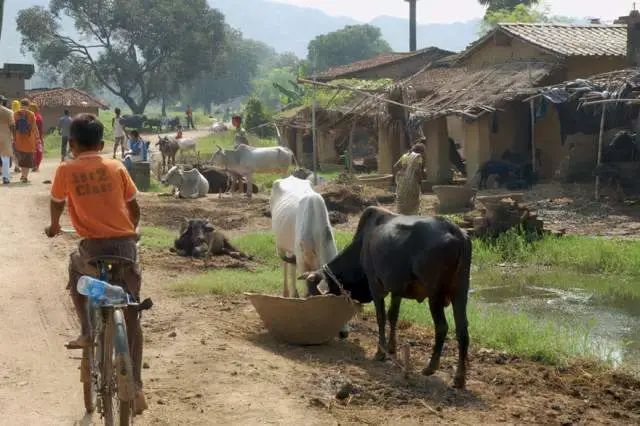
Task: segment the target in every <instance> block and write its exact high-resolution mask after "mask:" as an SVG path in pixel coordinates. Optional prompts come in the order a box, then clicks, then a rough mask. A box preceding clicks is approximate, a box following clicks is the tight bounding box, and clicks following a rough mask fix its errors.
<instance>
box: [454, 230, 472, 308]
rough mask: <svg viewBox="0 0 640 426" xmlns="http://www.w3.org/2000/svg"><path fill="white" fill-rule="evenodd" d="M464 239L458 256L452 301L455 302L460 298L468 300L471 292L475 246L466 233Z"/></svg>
mask: <svg viewBox="0 0 640 426" xmlns="http://www.w3.org/2000/svg"><path fill="white" fill-rule="evenodd" d="M461 233H462V237H463V243H462V247H461V250H460V254H459V256H458V265H457V266H456V275H455V276H456V278H455V285H454V291H453V294H452V295H451V296H452V299H453V300H455V299H456V298H457V297H459V296H464V297H465V298H466V296H467V294H468V292H469V284H470V280H469V279H470V275H471V257H472V255H473V246H472V243H471V238H470V237H469V236H468V235H467V234H466V233H465V232H461Z"/></svg>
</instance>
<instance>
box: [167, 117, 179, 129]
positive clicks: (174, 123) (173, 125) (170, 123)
mask: <svg viewBox="0 0 640 426" xmlns="http://www.w3.org/2000/svg"><path fill="white" fill-rule="evenodd" d="M165 125H166V126H167V127H168V128H169V129H171V131H175V130H176V129H177V128H178V126H179V125H180V117H173V118H170V119H168V120H166V122H165Z"/></svg>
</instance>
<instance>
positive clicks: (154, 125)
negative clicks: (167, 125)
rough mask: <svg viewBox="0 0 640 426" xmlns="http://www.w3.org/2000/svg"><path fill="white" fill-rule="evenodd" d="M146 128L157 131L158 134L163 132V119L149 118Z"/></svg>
mask: <svg viewBox="0 0 640 426" xmlns="http://www.w3.org/2000/svg"><path fill="white" fill-rule="evenodd" d="M144 125H145V127H147V128H149V129H151V130H154V129H155V130H157V131H158V132H159V131H160V130H162V119H161V118H148V119H147V120H146V121H145V123H144Z"/></svg>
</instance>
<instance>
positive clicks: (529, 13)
mask: <svg viewBox="0 0 640 426" xmlns="http://www.w3.org/2000/svg"><path fill="white" fill-rule="evenodd" d="M548 21H549V16H548V15H547V13H546V12H545V11H541V10H537V9H533V8H531V7H527V6H525V5H523V4H519V5H517V6H516V7H515V8H514V9H512V10H509V9H498V10H493V11H489V10H488V11H487V13H486V15H485V16H484V20H483V21H482V25H481V30H480V31H481V32H482V33H484V32H487V31H489V30H490V29H491V28H493V27H495V26H496V25H498V24H499V23H501V22H505V23H506V22H523V23H533V22H548Z"/></svg>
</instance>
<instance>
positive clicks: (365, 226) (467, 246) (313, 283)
mask: <svg viewBox="0 0 640 426" xmlns="http://www.w3.org/2000/svg"><path fill="white" fill-rule="evenodd" d="M470 269H471V240H470V239H469V237H468V236H467V234H466V233H465V232H464V231H462V230H461V229H460V228H459V227H458V226H456V225H454V224H452V223H451V222H449V221H447V220H445V219H442V218H423V217H418V216H401V215H397V214H394V213H391V212H389V211H387V210H384V209H381V208H379V207H368V208H367V209H366V210H365V211H364V212H363V213H362V216H361V217H360V222H359V223H358V228H357V230H356V233H355V235H354V237H353V241H352V242H351V244H350V245H349V246H348V247H347V248H345V249H344V250H343V251H342V252H341V253H340V254H339V255H338V256H337V257H336V258H334V259H333V260H332V261H331V262H329V263H328V264H327V265H326V266H325V267H323V268H322V269H320V270H319V271H316V272H311V273H306V274H303V275H302V276H301V278H303V279H306V281H307V286H308V287H309V290H310V292H313V293H316V294H317V293H318V284H320V283H321V282H322V281H323V280H324V282H325V283H326V286H325V287H328V291H329V292H331V293H333V294H340V293H342V290H343V289H344V291H346V292H349V293H350V294H351V297H352V298H353V299H355V300H357V301H359V302H361V303H368V302H371V301H373V302H374V304H375V307H376V317H377V320H378V331H379V336H378V339H379V340H378V352H377V354H376V359H378V360H384V359H385V351H386V352H387V353H395V351H396V325H397V322H398V315H399V312H400V302H401V300H402V299H403V298H404V299H413V300H417V301H418V302H422V301H424V300H425V299H427V298H428V299H429V309H430V311H431V316H432V317H433V322H434V324H435V332H436V337H435V346H434V348H433V354H432V356H431V361H430V362H429V365H428V366H427V367H426V368H425V369H424V370H423V374H425V375H431V374H433V373H434V372H435V371H436V370H437V369H438V367H439V365H440V355H441V353H442V346H443V344H444V341H445V338H446V335H447V331H448V325H447V320H446V317H445V313H444V308H445V307H446V306H448V305H449V303H452V304H453V315H454V319H455V323H456V334H457V338H458V346H459V348H458V354H459V358H458V367H457V370H456V374H455V378H454V386H455V387H460V388H461V387H464V385H465V381H466V360H467V351H468V347H469V334H468V331H467V311H466V309H467V297H468V293H469V273H470ZM389 293H391V305H390V307H389V313H388V315H389V324H390V329H391V331H390V334H389V343H388V345H387V340H386V336H385V328H386V313H385V302H384V298H385V297H386V296H387V295H388V294H389Z"/></svg>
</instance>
